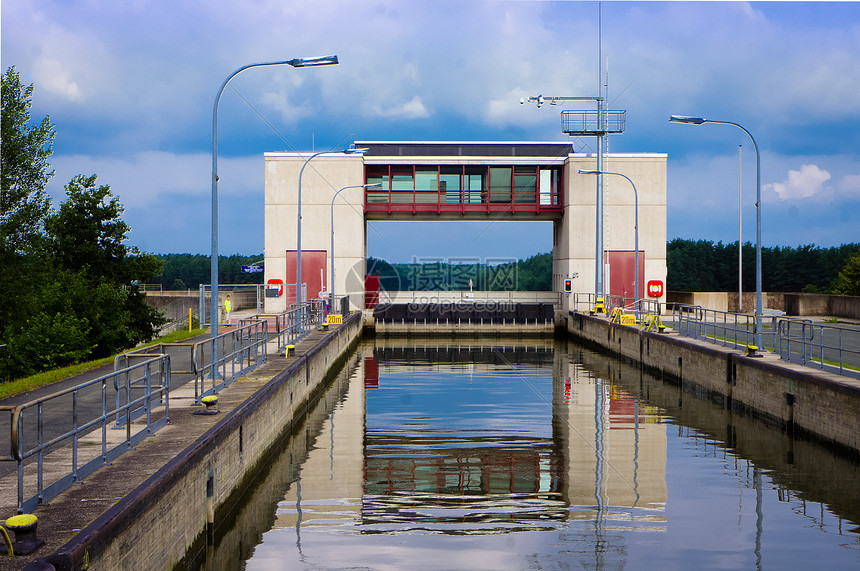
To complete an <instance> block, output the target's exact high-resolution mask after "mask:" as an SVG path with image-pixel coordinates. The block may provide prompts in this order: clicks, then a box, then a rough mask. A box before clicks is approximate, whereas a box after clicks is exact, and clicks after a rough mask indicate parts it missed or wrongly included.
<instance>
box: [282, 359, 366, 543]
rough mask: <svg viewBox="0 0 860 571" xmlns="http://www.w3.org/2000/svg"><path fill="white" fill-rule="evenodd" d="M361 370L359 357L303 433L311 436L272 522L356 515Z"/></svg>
mask: <svg viewBox="0 0 860 571" xmlns="http://www.w3.org/2000/svg"><path fill="white" fill-rule="evenodd" d="M363 371H364V362H363V360H359V361H358V363H357V366H356V367H355V369H354V370H353V372H352V374H351V375H350V377H349V380H348V385H347V388H346V391H345V392H344V394H343V396H342V397H341V398H340V399H339V402H338V403H337V404H336V405H335V406H334V409H333V411H332V412H331V414H330V415H329V416H328V418H326V419H325V420H324V421H323V422H322V424H321V425H320V426H319V427H318V429H317V431H315V433H314V434H310V433H309V434H307V435H306V438H308V439H309V440H312V443H311V442H308V443H307V445H308V454H307V458H306V459H305V460H304V462H301V464H300V465H299V466H294V467H293V468H292V469H294V470H299V475H298V479H297V480H296V481H293V482H292V483H291V484H290V487H289V489H288V490H287V493H286V494H285V496H284V500H283V501H281V502H279V504H278V513H277V519H276V521H275V524H274V526H273V527H276V528H277V527H295V528H296V529H298V526H299V525H300V524H302V525H313V524H314V522H315V521H317V520H325V521H326V522H327V523H331V522H332V521H333V520H337V519H338V518H344V519H345V520H346V521H352V520H354V519H356V518H357V516H358V510H359V507H360V498H361V496H362V494H363V491H362V486H363V483H364V478H363V476H362V473H363V467H364V443H363V439H364V433H363V432H364V431H363V426H364V415H365V413H364V394H365V393H364V383H363V377H364V374H363ZM341 374H343V373H341ZM344 500H345V501H344ZM352 500H354V501H352Z"/></svg>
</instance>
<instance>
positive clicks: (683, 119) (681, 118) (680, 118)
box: [669, 115, 762, 348]
mask: <svg viewBox="0 0 860 571" xmlns="http://www.w3.org/2000/svg"><path fill="white" fill-rule="evenodd" d="M669 122H670V123H687V124H690V125H702V124H703V123H716V124H718V125H734V126H735V127H737V128H738V129H740V130H741V131H743V132H744V133H746V134H747V136H749V138H750V141H752V144H753V149H755V303H756V307H755V344H756V347H759V348H761V346H762V340H761V316H762V299H761V297H762V296H761V155H760V154H759V151H758V145H757V144H756V142H755V139H754V138H753V136H752V133H750V132H749V131H747V130H746V129H745V128H744V127H743V126H742V125H739V124H738V123H734V122H732V121H716V120H714V119H705V118H703V117H688V116H686V115H672V116H671V117H669Z"/></svg>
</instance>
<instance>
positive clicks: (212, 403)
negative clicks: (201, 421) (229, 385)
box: [194, 395, 219, 414]
mask: <svg viewBox="0 0 860 571" xmlns="http://www.w3.org/2000/svg"><path fill="white" fill-rule="evenodd" d="M200 402H202V403H203V404H204V405H206V408H205V409H204V410H198V411H197V412H195V413H194V414H218V412H219V410H218V408H217V405H218V397H217V396H216V395H209V396H206V397H203V398H202V399H200Z"/></svg>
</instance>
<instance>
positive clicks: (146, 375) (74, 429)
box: [4, 355, 170, 513]
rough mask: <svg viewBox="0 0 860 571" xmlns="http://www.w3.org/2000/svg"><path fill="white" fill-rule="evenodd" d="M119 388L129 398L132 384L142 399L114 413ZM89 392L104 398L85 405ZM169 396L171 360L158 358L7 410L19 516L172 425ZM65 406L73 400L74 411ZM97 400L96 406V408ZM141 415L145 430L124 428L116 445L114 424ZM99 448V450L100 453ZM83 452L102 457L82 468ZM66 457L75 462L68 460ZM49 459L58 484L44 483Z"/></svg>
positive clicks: (85, 462) (137, 399)
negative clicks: (115, 392) (112, 391)
mask: <svg viewBox="0 0 860 571" xmlns="http://www.w3.org/2000/svg"><path fill="white" fill-rule="evenodd" d="M118 384H120V385H123V386H124V388H125V390H126V391H127V392H128V393H130V392H131V388H130V387H131V385H132V384H134V385H136V386H138V387H140V389H141V393H140V395H139V396H137V398H133V399H128V400H127V402H124V403H123V404H121V405H120V406H118V407H111V406H110V404H109V403H110V402H111V401H112V400H113V398H112V396H113V395H110V394H109V393H110V387H115V386H117V385H118ZM91 391H97V392H98V393H100V395H99V397H98V398H95V399H86V398H84V397H83V396H82V395H83V393H85V392H91ZM169 395H170V357H169V356H168V355H156V356H150V358H147V359H145V360H143V361H141V362H139V363H136V364H134V365H131V366H130V367H129V368H127V369H122V370H119V371H114V372H112V373H109V374H107V375H103V376H101V377H99V378H97V379H93V380H91V381H87V382H85V383H81V384H80V385H77V386H74V387H70V388H68V389H65V390H62V391H58V392H56V393H54V394H51V395H48V396H45V397H42V398H39V399H35V400H33V401H30V402H27V403H24V404H21V405H18V406H15V407H4V409H8V410H10V412H11V421H10V425H11V426H10V435H11V442H10V444H11V448H10V450H11V453H10V457H9V458H4V460H11V461H13V462H17V464H18V477H17V485H18V490H17V503H18V513H30V512H32V511H33V510H34V509H35V508H36V506H37V505H39V504H40V503H42V502H45V501H47V500H49V499H51V498H53V497H54V496H56V495H57V494H59V493H60V492H62V491H63V490H65V489H67V488H69V487H70V486H71V485H72V484H73V483H74V482H76V481H78V480H80V479H81V478H84V477H86V476H87V475H89V474H91V473H92V472H93V471H94V470H96V469H97V468H99V467H100V466H103V465H104V464H107V463H108V462H110V461H111V460H113V459H114V458H116V457H118V456H119V455H120V454H122V453H123V452H125V451H126V450H128V449H130V448H131V447H132V446H134V445H135V444H137V443H138V442H140V441H141V440H143V439H144V438H146V437H147V436H149V435H151V434H153V433H154V432H155V431H157V430H158V429H159V428H161V427H162V426H164V425H165V424H167V423H168V422H169V419H170V405H169V402H170V400H169ZM79 397H80V398H79ZM67 400H71V403H70V404H71V406H68V404H69V403H67V402H66V401H67ZM93 400H95V401H96V402H97V403H98V404H93V402H92V401H93ZM138 409H139V410H140V411H141V414H140V415H138V416H142V417H145V418H146V422H145V424H142V425H141V426H140V427H139V429H138V430H137V431H136V432H134V431H133V430H132V423H126V425H125V434H124V437H123V438H122V440H121V441H120V442H118V443H117V442H115V441H116V440H117V438H116V437H115V436H114V437H113V438H108V425H109V424H111V423H112V421H113V420H114V418H116V417H120V416H125V417H129V416H131V415H132V413H131V411H132V410H138ZM156 409H159V410H158V411H156ZM82 439H84V443H83V446H82V442H81V441H82ZM69 445H70V446H69ZM96 445H100V448H99V449H96V447H95V446H96ZM82 450H83V451H84V455H85V456H91V455H92V453H93V451H95V450H98V452H97V453H96V454H95V455H94V457H92V458H90V459H89V460H83V463H81V462H82V460H81V458H80V453H81V451H82ZM67 454H70V455H71V458H67V457H66V455H67ZM48 456H50V457H51V458H52V460H51V462H50V470H49V474H51V475H52V476H49V477H53V478H56V479H55V480H54V481H53V482H49V483H46V481H45V479H46V460H47V457H48ZM33 457H35V458H36V460H35V475H33V474H32V471H31V475H30V476H31V477H30V478H29V481H28V480H27V479H25V472H27V471H28V470H27V469H26V468H27V465H32V462H28V460H29V459H31V458H33ZM66 462H67V463H68V468H66V469H64V468H62V465H63V463H66ZM33 476H35V478H33ZM33 479H35V484H34V483H33V482H32V480H33ZM28 484H29V485H28ZM31 488H35V493H34V494H33V495H32V496H30V497H28V498H26V499H25V496H26V495H27V491H26V490H28V489H31Z"/></svg>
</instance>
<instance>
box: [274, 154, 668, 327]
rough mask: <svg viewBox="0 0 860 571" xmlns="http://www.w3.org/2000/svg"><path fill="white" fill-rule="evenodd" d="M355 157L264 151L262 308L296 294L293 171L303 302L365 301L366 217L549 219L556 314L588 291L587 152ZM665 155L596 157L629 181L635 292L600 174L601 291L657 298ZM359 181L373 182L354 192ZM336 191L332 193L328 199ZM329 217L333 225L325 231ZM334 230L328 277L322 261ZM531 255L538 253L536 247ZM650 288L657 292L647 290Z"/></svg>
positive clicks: (591, 160) (625, 193) (624, 241)
mask: <svg viewBox="0 0 860 571" xmlns="http://www.w3.org/2000/svg"><path fill="white" fill-rule="evenodd" d="M355 146H356V147H357V148H361V149H366V151H365V152H364V153H352V154H344V153H339V152H331V153H322V154H319V155H317V156H313V157H312V160H310V161H308V157H311V156H312V155H314V153H292V152H272V153H266V154H265V168H266V177H265V180H266V183H265V184H266V192H265V196H266V198H265V236H266V238H265V257H266V263H265V278H266V281H267V283H270V282H272V283H277V280H281V282H282V283H284V284H286V287H284V288H283V294H282V295H278V296H275V295H274V288H273V291H272V293H270V294H268V295H267V297H266V306H265V311H266V312H267V313H275V312H280V311H284V310H285V309H287V307H288V306H289V304H290V303H293V302H294V301H295V299H296V288H295V281H296V245H297V229H296V226H297V214H298V213H297V195H298V192H299V191H298V189H299V173H300V172H301V171H302V168H303V166H305V165H306V164H307V168H305V169H304V174H303V176H302V182H301V184H302V189H303V193H302V206H301V208H302V210H301V212H302V238H301V247H302V271H301V274H302V282H304V283H305V284H307V286H306V287H307V290H306V295H307V298H308V299H312V298H316V297H318V296H319V293H320V291H327V292H330V291H332V286H333V287H334V292H335V294H336V295H344V294H348V295H349V296H350V306H351V307H352V308H353V309H361V308H364V307H365V273H366V267H367V265H366V259H367V221H368V220H400V221H403V220H413V221H436V220H439V221H442V220H445V221H451V220H479V221H491V220H505V221H508V220H521V221H535V220H539V221H551V222H552V224H553V245H552V249H553V291H555V292H559V293H560V294H562V295H561V296H560V297H561V299H562V307H560V308H559V309H561V310H563V311H564V312H565V314H566V312H567V311H568V310H570V309H571V305H572V296H571V295H564V294H563V292H564V291H565V289H566V288H565V285H566V284H565V281H566V280H572V284H570V285H571V293H573V294H577V293H579V294H594V293H597V292H596V291H595V290H596V289H597V275H596V272H597V268H598V265H597V263H596V260H597V259H599V257H600V255H599V253H598V252H597V247H598V243H597V220H596V213H597V210H596V196H597V193H596V178H597V177H596V176H594V175H589V174H580V173H579V170H580V169H582V170H594V169H595V168H596V164H597V155H596V154H594V153H574V152H573V149H572V146H571V144H569V143H560V142H360V141H357V142H356V143H355ZM666 161H667V155H666V154H662V153H612V154H608V155H604V164H603V171H604V172H613V173H621V174H623V175H626V176H627V177H629V179H630V180H631V181H633V182H634V183H635V187H636V191H638V201H639V228H638V230H639V232H638V233H639V269H640V271H639V274H640V278H639V291H638V292H634V291H633V290H634V287H633V283H634V259H635V252H634V242H635V232H634V228H635V224H634V220H635V214H636V212H635V209H634V204H635V202H634V190H633V189H632V188H631V185H630V182H628V181H627V180H623V178H622V177H612V176H604V177H603V186H604V191H603V217H602V218H603V241H602V243H603V250H604V252H603V256H602V257H603V265H602V269H603V272H604V275H603V279H602V285H603V292H600V293H602V294H605V295H617V296H621V297H623V298H625V299H626V303H627V304H630V303H632V301H633V299H634V293H635V298H637V299H642V298H648V297H649V295H650V296H651V299H654V300H656V301H665V297H664V296H665V293H663V292H664V290H665V288H662V287H660V288H650V287H648V285H647V284H649V282H650V283H651V284H653V283H656V282H659V283H660V284H661V285H662V284H664V283H665V280H666ZM363 185H378V186H373V187H370V188H364V187H363ZM339 191H343V192H340V193H339V194H338V196H337V197H336V200H333V199H334V198H335V194H336V193H338V192H339ZM332 218H333V219H334V229H332V222H331V220H332ZM332 231H334V236H335V244H336V245H335V248H334V250H335V252H334V274H335V275H334V283H333V284H332V281H331V276H329V275H328V274H329V273H330V272H329V267H330V266H331V258H330V256H331V255H332V253H331V252H330V251H329V250H331V245H330V244H331V239H332V238H331V237H332ZM535 253H537V252H535ZM655 291H657V292H658V293H659V294H660V295H659V296H656V297H654V293H655Z"/></svg>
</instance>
